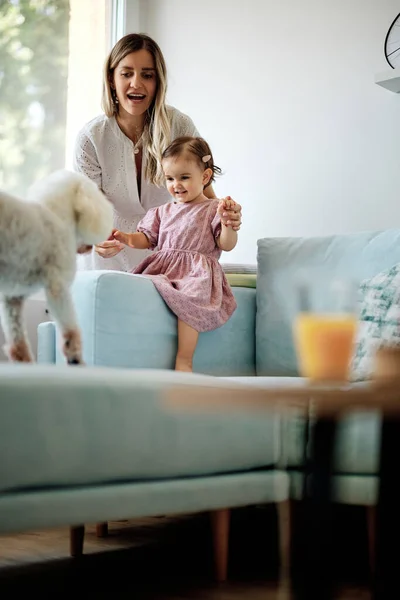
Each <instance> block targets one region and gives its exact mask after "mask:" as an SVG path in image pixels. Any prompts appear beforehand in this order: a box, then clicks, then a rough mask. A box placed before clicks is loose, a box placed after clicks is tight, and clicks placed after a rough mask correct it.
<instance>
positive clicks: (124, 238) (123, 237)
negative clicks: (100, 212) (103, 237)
mask: <svg viewBox="0 0 400 600" xmlns="http://www.w3.org/2000/svg"><path fill="white" fill-rule="evenodd" d="M112 235H113V239H114V240H117V241H118V242H121V243H122V244H125V245H126V246H130V247H131V248H134V247H135V246H134V243H133V240H134V238H133V234H132V233H124V232H123V231H118V229H116V230H115V231H113V233H112Z"/></svg>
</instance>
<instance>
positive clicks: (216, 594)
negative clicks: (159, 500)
mask: <svg viewBox="0 0 400 600" xmlns="http://www.w3.org/2000/svg"><path fill="white" fill-rule="evenodd" d="M272 511H273V509H269V508H267V509H251V510H250V509H246V510H238V511H235V512H234V515H233V520H232V536H231V556H230V574H229V582H228V583H226V584H223V585H217V584H215V583H214V582H213V579H212V554H211V551H210V531H209V523H208V518H207V515H198V516H191V517H175V518H153V519H141V520H137V521H125V522H121V521H119V522H111V523H110V533H109V536H108V537H107V538H103V539H101V538H97V537H96V534H95V528H94V526H93V525H92V526H88V527H87V533H86V536H85V556H84V557H83V558H82V559H78V560H77V559H71V558H69V554H68V529H66V528H62V529H56V530H52V531H40V532H39V531H38V532H30V533H25V534H19V535H13V536H3V537H2V538H0V596H1V597H2V598H9V597H10V598H11V597H13V596H14V595H15V594H17V593H19V592H20V593H21V592H22V593H23V594H26V593H28V594H31V593H34V592H36V593H38V594H40V596H41V598H50V597H51V598H55V597H59V596H60V594H61V592H62V594H61V595H62V597H64V595H65V596H66V595H67V594H76V593H78V591H79V590H82V589H83V586H84V587H85V588H87V589H88V590H90V596H93V597H94V596H96V597H97V598H113V599H114V598H134V599H143V600H149V599H155V600H167V599H169V600H171V599H176V600H178V599H179V600H182V599H184V598H193V599H198V600H234V599H237V598H245V599H246V600H275V599H276V600H278V599H279V600H289V598H290V594H289V593H288V592H282V590H281V592H280V593H279V594H278V591H277V588H278V586H277V581H278V573H279V564H278V558H277V555H276V535H277V531H276V523H275V519H274V513H273V512H272ZM359 517H360V515H359ZM348 519H349V522H352V526H353V527H354V526H355V531H354V536H356V535H358V536H359V535H360V529H362V527H360V526H359V527H358V529H357V524H356V525H355V524H354V515H353V516H352V515H348ZM356 521H357V519H356ZM361 522H362V519H361V520H360V518H359V525H360V524H361ZM351 535H352V539H353V534H351ZM361 537H362V536H361ZM358 543H359V547H361V541H360V540H358ZM348 546H349V544H348V543H347V544H346V547H348ZM354 551H355V550H354V548H353V549H351V543H350V552H353V553H354ZM344 554H345V555H346V552H344ZM342 555H343V553H342ZM361 555H363V551H361V550H360V551H359V552H358V557H359V558H361V560H355V561H354V560H352V558H351V556H350V555H349V557H350V558H349V560H350V567H352V566H354V567H355V576H353V575H352V576H350V577H349V573H350V572H352V571H354V569H352V568H350V569H349V565H347V566H346V565H342V567H343V568H339V569H338V577H340V579H341V580H343V585H341V588H342V589H343V592H341V594H340V596H338V597H340V598H341V599H343V600H344V599H346V600H369V599H370V593H369V591H368V586H367V583H366V577H365V564H364V563H365V561H364V559H363V557H362V556H361ZM363 556H364V555H363ZM342 558H343V556H342ZM364 558H366V555H365V557H364ZM339 563H340V561H338V565H339ZM360 565H361V566H360ZM85 595H87V592H85Z"/></svg>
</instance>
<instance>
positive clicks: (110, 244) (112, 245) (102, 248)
mask: <svg viewBox="0 0 400 600" xmlns="http://www.w3.org/2000/svg"><path fill="white" fill-rule="evenodd" d="M116 231H117V230H116V229H113V230H112V233H111V235H110V237H109V238H108V239H107V240H106V241H105V242H101V244H96V246H95V247H94V249H95V251H96V252H97V254H98V255H99V256H101V257H102V258H113V257H114V256H116V255H117V254H119V253H120V252H121V250H122V249H123V247H124V244H121V243H120V242H119V241H118V240H116V239H114V233H115V232H116Z"/></svg>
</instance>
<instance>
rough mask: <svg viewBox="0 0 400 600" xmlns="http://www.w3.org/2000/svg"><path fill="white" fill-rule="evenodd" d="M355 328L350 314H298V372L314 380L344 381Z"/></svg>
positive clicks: (296, 322)
mask: <svg viewBox="0 0 400 600" xmlns="http://www.w3.org/2000/svg"><path fill="white" fill-rule="evenodd" d="M356 327H357V319H356V317H355V316H354V315H352V314H339V313H338V314H318V313H306V312H304V313H299V315H298V316H297V318H296V321H295V324H294V337H295V343H296V348H297V355H298V360H299V366H300V373H301V375H303V376H304V377H308V378H310V379H314V380H317V379H318V380H329V381H345V380H347V378H348V372H349V366H350V361H351V357H352V353H353V344H354V338H355V333H356Z"/></svg>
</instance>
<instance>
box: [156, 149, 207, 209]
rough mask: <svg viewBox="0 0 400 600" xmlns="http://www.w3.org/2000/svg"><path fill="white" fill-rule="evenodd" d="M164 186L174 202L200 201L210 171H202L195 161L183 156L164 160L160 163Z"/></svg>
mask: <svg viewBox="0 0 400 600" xmlns="http://www.w3.org/2000/svg"><path fill="white" fill-rule="evenodd" d="M162 168H163V171H164V175H165V180H166V185H167V189H168V191H169V193H170V194H171V196H172V197H173V199H174V200H175V201H176V202H194V201H196V200H199V201H202V200H204V198H203V189H204V186H205V184H206V183H207V182H208V181H209V179H210V177H211V169H206V170H203V169H202V168H201V167H200V166H199V165H198V164H197V162H196V161H195V160H192V159H190V158H188V157H185V156H178V157H169V158H165V159H164V160H163V162H162Z"/></svg>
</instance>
